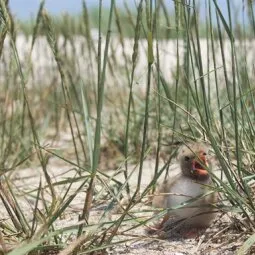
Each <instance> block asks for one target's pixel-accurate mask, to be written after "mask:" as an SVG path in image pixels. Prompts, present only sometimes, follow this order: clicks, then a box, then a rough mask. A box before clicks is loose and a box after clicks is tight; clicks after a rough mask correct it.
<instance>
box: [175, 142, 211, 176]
mask: <svg viewBox="0 0 255 255" xmlns="http://www.w3.org/2000/svg"><path fill="white" fill-rule="evenodd" d="M208 151H209V149H208V148H207V147H206V146H205V145H204V144H201V143H192V144H188V145H184V146H182V147H181V148H180V149H179V152H178V156H177V159H178V160H179V163H180V166H181V170H182V173H183V175H185V176H188V177H190V178H192V179H196V180H207V179H209V178H210V177H209V173H208V171H207V169H208V167H209V160H208Z"/></svg>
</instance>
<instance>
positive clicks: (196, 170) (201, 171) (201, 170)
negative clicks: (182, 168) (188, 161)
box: [192, 152, 208, 177]
mask: <svg viewBox="0 0 255 255" xmlns="http://www.w3.org/2000/svg"><path fill="white" fill-rule="evenodd" d="M205 166H206V167H207V166H208V162H207V159H206V157H205V155H203V152H201V153H200V156H199V159H198V160H196V159H194V160H193V161H192V173H193V174H194V175H196V176H201V177H202V176H207V175H208V171H207V170H206V169H205Z"/></svg>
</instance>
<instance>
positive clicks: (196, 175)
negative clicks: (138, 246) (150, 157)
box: [149, 142, 218, 238]
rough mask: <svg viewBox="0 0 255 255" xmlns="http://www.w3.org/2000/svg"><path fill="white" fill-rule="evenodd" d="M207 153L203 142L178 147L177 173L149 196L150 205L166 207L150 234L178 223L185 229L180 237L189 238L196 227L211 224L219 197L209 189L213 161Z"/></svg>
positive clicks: (207, 148)
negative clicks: (165, 211)
mask: <svg viewBox="0 0 255 255" xmlns="http://www.w3.org/2000/svg"><path fill="white" fill-rule="evenodd" d="M208 153H209V147H208V146H207V145H205V144H204V143H196V142H193V143H189V144H186V145H182V146H181V147H180V149H179V150H178V153H177V162H178V164H177V168H178V169H177V171H175V172H177V174H175V176H170V177H168V178H166V179H165V180H164V181H163V183H162V184H160V185H159V188H158V189H156V192H155V194H154V197H153V199H152V206H153V207H155V208H162V209H166V210H167V213H166V214H165V216H164V218H163V220H162V222H161V223H159V224H157V225H155V226H154V227H152V228H151V230H152V231H149V233H154V232H158V231H164V230H166V229H169V226H170V227H171V226H175V225H176V226H178V224H179V225H180V226H185V228H186V229H187V230H188V231H187V232H186V233H185V231H183V236H184V237H187V238H189V237H192V236H193V234H192V233H194V232H195V235H197V233H196V232H198V231H196V230H198V229H204V228H207V227H208V226H209V225H210V223H211V222H212V220H213V219H214V218H215V216H216V211H215V204H216V202H217V197H218V196H217V194H216V192H213V191H212V189H210V187H212V186H213V182H212V178H211V176H210V172H211V171H212V170H213V168H214V165H213V164H214V162H213V160H210V156H209V154H208ZM180 228H182V229H183V228H184V227H180ZM192 229H193V230H192ZM194 229H195V230H194ZM189 230H190V231H189ZM186 234H187V236H185V235H186Z"/></svg>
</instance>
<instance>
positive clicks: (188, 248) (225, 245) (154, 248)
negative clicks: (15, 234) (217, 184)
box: [0, 158, 253, 255]
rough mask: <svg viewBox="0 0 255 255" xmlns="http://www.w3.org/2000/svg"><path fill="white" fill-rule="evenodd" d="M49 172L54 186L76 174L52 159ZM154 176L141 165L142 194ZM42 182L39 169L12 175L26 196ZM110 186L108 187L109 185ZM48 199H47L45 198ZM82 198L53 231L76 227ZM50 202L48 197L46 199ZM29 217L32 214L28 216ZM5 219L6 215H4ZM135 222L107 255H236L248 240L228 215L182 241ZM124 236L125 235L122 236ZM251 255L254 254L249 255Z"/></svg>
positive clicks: (139, 208)
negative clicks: (157, 233) (154, 233)
mask: <svg viewBox="0 0 255 255" xmlns="http://www.w3.org/2000/svg"><path fill="white" fill-rule="evenodd" d="M129 169H130V173H131V172H132V171H133V174H132V176H131V178H130V182H129V183H130V188H131V191H133V190H134V189H135V188H136V185H137V175H138V167H135V165H130V167H129ZM174 170H175V168H174V167H172V172H174ZM48 172H49V174H50V176H51V179H52V180H54V182H59V181H63V180H67V179H68V178H73V177H74V176H77V174H76V171H75V169H74V167H73V166H70V165H68V164H67V163H65V162H63V161H60V160H59V159H56V158H52V159H50V161H49V165H48ZM153 172H154V160H153V159H150V160H146V161H144V167H143V173H144V174H143V178H142V184H141V189H142V190H143V189H144V188H145V187H146V185H148V183H149V182H150V181H151V178H152V176H153ZM106 173H107V174H108V175H109V176H111V175H115V177H114V178H116V179H117V180H118V181H120V182H122V183H123V182H124V177H123V173H120V174H118V175H116V171H107V172H106ZM40 180H42V182H43V183H42V184H43V185H44V184H45V181H44V178H43V174H42V171H41V169H40V167H37V168H33V169H31V168H26V169H20V170H18V171H15V173H13V174H12V185H13V186H15V187H16V189H17V192H20V193H22V192H25V191H28V190H33V189H36V188H38V185H39V182H40ZM80 183H81V182H77V183H75V184H74V185H73V187H72V189H71V190H73V191H74V192H75V190H76V188H77V187H78V186H79V185H80ZM108 184H109V183H108ZM96 189H98V190H100V185H99V184H97V185H96ZM57 191H58V195H59V196H63V194H64V191H65V186H61V185H60V186H58V188H57ZM45 197H46V198H47V195H45ZM84 197H85V190H84V189H83V190H82V191H81V192H79V193H78V194H77V196H76V197H75V199H74V201H73V202H72V203H71V205H70V206H69V208H67V210H66V211H65V213H64V215H63V217H61V219H59V220H58V221H57V222H56V225H55V226H56V228H61V227H65V226H71V225H72V224H75V223H77V221H78V215H79V214H80V213H81V211H82V207H83V201H84ZM48 199H50V197H48ZM98 200H102V201H101V202H99V203H98V204H97V205H96V206H94V207H93V208H92V210H91V220H92V222H93V221H94V222H95V223H96V222H97V221H98V219H100V218H101V216H102V213H103V211H104V208H105V206H107V204H108V203H107V201H105V200H103V199H102V198H101V197H100V196H99V198H98ZM20 201H21V207H22V208H27V214H28V215H29V213H30V211H31V205H33V204H34V200H33V199H32V198H30V200H29V201H28V200H27V199H21V200H20ZM0 208H1V210H0V211H1V213H2V215H6V211H5V210H4V207H3V206H1V207H0ZM131 214H132V215H133V216H136V217H137V216H139V217H141V218H144V219H146V218H148V217H151V216H152V215H153V213H152V208H151V207H150V206H149V205H146V204H145V203H144V201H142V202H141V203H139V204H137V205H136V206H135V207H134V208H133V209H132V210H131ZM31 215H32V214H31ZM119 216H120V214H119V213H118V210H116V208H115V209H114V210H113V212H112V213H111V215H109V218H108V219H117V218H118V217H119ZM6 217H7V215H6ZM137 224H138V222H137V221H135V220H134V221H132V220H130V221H128V222H126V223H124V224H122V226H121V228H120V229H119V233H122V234H120V235H117V236H116V237H115V238H114V240H113V242H120V241H122V240H125V239H129V238H130V239H133V240H132V241H129V242H125V243H122V244H116V245H114V246H113V247H111V248H109V249H107V253H108V254H129V255H132V254H140V255H141V254H146V255H158V254H165V255H184V254H203V255H206V254H208V255H209V254H212V255H214V254H215V255H216V254H219V255H220V254H228V255H230V254H236V250H237V248H238V247H240V245H241V244H242V243H243V242H244V240H246V239H247V237H248V236H249V233H248V234H247V233H244V232H242V231H240V224H239V223H238V221H235V220H234V218H232V216H231V215H224V216H223V215H222V214H219V215H218V216H217V217H216V219H215V221H214V222H213V223H212V226H211V227H210V228H208V229H207V230H206V232H205V233H201V235H200V236H199V237H198V238H196V239H194V238H193V239H183V238H181V237H178V236H177V237H176V236H174V237H173V236H172V232H171V231H169V232H168V233H167V234H165V235H164V238H163V239H162V238H161V237H159V235H154V236H152V235H148V234H147V232H146V227H145V226H140V227H137V228H135V229H130V228H132V227H133V226H135V225H137ZM127 229H130V230H129V231H126V232H124V230H127ZM123 233H125V234H123ZM250 254H253V253H250Z"/></svg>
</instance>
